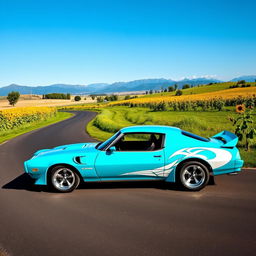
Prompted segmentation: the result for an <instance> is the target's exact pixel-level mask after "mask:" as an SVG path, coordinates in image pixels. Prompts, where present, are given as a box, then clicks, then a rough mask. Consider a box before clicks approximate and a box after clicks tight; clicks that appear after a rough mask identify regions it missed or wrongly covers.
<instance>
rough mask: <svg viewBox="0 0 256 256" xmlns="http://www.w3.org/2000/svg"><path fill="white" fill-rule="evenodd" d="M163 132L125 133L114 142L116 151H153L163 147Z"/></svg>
mask: <svg viewBox="0 0 256 256" xmlns="http://www.w3.org/2000/svg"><path fill="white" fill-rule="evenodd" d="M163 143H164V134H161V133H125V134H124V135H123V137H122V138H121V139H119V140H118V141H117V142H116V143H115V145H114V146H115V147H116V150H117V151H155V150H159V149H161V148H162V147H163Z"/></svg>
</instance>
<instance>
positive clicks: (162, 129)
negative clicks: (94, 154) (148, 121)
mask: <svg viewBox="0 0 256 256" xmlns="http://www.w3.org/2000/svg"><path fill="white" fill-rule="evenodd" d="M180 131H181V130H180V129H179V128H177V127H173V126H165V125H136V126H129V127H125V128H123V129H121V132H122V133H128V132H155V133H172V132H175V133H176V132H179V133H180Z"/></svg>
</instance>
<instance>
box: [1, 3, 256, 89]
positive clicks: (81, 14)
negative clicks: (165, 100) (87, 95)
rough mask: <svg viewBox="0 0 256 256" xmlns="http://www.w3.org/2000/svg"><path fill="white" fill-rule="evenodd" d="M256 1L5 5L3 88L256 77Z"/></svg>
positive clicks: (2, 16)
mask: <svg viewBox="0 0 256 256" xmlns="http://www.w3.org/2000/svg"><path fill="white" fill-rule="evenodd" d="M255 10H256V1H247V0H243V1H237V0H233V1H227V0H221V1H219V0H215V1H212V0H210V1H205V0H204V1H200V0H198V1H193V0H191V1H182V0H179V1H176V0H169V1H168V0H147V1H144V0H136V1H134V0H123V1H122V0H119V1H116V0H112V1H108V0H106V1H100V0H91V1H87V0H83V1H79V0H72V1H70V0H69V1H67V0H61V1H54V0H51V1H48V0H44V1H41V0H37V1H34V0H33V1H32V0H31V1H29V0H20V1H15V0H11V1H10V0H0V86H5V85H8V84H10V83H17V84H22V85H48V84H52V83H69V84H89V83H98V82H109V83H111V82H116V81H129V80H135V79H143V78H161V77H163V78H172V79H181V78H183V77H192V76H216V77H217V78H219V79H225V80H226V79H231V78H233V77H236V76H240V75H250V74H256V18H255Z"/></svg>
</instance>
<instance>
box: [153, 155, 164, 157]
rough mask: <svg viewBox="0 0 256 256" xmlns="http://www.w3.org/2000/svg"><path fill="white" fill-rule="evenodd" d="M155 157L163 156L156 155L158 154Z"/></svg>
mask: <svg viewBox="0 0 256 256" xmlns="http://www.w3.org/2000/svg"><path fill="white" fill-rule="evenodd" d="M154 157H162V156H161V155H156V156H154Z"/></svg>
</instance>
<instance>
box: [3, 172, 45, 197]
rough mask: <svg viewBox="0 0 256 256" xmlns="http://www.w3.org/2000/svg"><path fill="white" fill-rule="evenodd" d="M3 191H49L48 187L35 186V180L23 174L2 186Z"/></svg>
mask: <svg viewBox="0 0 256 256" xmlns="http://www.w3.org/2000/svg"><path fill="white" fill-rule="evenodd" d="M2 189H16V190H28V191H34V192H42V191H45V192H46V191H47V187H46V186H40V185H35V184H34V180H33V179H31V178H30V177H29V175H28V174H26V173H23V174H21V175H19V176H18V177H16V178H15V179H13V180H12V181H10V182H8V183H6V184H5V185H3V186H2Z"/></svg>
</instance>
